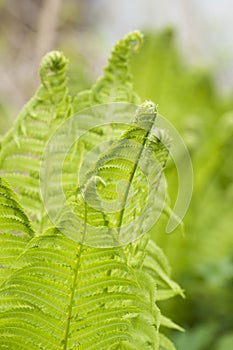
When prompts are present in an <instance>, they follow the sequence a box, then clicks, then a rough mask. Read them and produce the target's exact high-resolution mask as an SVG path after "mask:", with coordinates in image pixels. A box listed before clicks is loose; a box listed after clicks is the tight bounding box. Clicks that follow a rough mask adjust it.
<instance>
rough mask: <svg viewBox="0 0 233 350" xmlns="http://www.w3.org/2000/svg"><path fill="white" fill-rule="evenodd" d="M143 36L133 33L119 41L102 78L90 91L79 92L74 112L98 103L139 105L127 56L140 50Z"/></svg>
mask: <svg viewBox="0 0 233 350" xmlns="http://www.w3.org/2000/svg"><path fill="white" fill-rule="evenodd" d="M142 42H143V36H142V34H141V33H140V32H139V31H134V32H131V33H129V34H127V35H126V36H125V38H123V39H121V40H120V41H119V42H118V44H117V45H116V46H115V48H114V49H113V51H112V54H111V57H110V58H109V61H108V65H107V66H106V67H105V69H104V76H103V77H102V78H100V79H99V80H98V81H97V82H96V84H94V86H93V87H92V88H91V90H88V91H84V92H81V93H79V94H78V95H77V97H76V99H75V100H74V111H75V112H78V111H80V110H82V109H84V108H88V107H91V106H93V105H95V104H99V103H110V102H119V101H120V102H129V103H139V98H138V96H137V95H136V93H135V92H134V91H133V84H132V80H131V75H130V73H129V56H130V53H131V52H132V51H136V50H138V49H139V48H140V46H141V45H142Z"/></svg>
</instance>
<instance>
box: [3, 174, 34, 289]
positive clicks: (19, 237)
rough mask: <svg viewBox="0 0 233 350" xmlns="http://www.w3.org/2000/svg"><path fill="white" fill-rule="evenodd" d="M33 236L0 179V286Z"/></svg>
mask: <svg viewBox="0 0 233 350" xmlns="http://www.w3.org/2000/svg"><path fill="white" fill-rule="evenodd" d="M33 236H34V232H33V230H32V228H31V224H30V221H29V219H28V218H27V216H26V214H25V212H24V211H23V209H22V207H21V205H20V204H19V203H18V199H17V196H16V194H15V193H14V192H13V190H12V188H11V187H10V185H9V184H8V182H7V181H6V180H4V179H3V178H0V272H1V274H0V284H1V283H2V282H3V281H4V280H5V279H6V278H7V277H8V276H9V275H10V274H11V272H12V269H13V264H14V262H15V260H16V259H17V258H18V256H19V255H20V254H21V253H22V252H23V250H24V248H25V246H26V244H27V242H28V241H29V240H30V239H31V238H32V237H33Z"/></svg>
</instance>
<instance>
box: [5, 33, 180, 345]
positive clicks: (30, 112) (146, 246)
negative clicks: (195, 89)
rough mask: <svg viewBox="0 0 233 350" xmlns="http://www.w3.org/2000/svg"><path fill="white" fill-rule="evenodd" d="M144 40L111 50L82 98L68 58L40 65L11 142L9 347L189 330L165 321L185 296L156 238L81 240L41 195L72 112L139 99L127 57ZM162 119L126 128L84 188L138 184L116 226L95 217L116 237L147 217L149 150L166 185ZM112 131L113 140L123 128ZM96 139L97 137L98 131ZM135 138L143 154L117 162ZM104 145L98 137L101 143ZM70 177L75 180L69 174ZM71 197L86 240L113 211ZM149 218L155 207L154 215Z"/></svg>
mask: <svg viewBox="0 0 233 350" xmlns="http://www.w3.org/2000/svg"><path fill="white" fill-rule="evenodd" d="M141 40H142V37H141V34H140V33H138V32H134V33H130V34H129V35H128V36H126V38H125V39H123V40H121V41H120V42H119V44H118V45H117V46H116V48H115V49H114V51H113V53H112V57H111V58H110V60H109V64H108V66H107V68H106V69H105V75H104V77H103V78H102V79H100V80H99V81H98V82H97V83H96V84H95V85H94V87H93V88H92V89H91V90H90V91H88V92H85V93H81V94H79V95H78V97H77V98H76V99H75V101H72V100H71V98H70V97H69V92H68V89H67V85H66V84H67V82H66V65H67V60H66V59H65V57H64V56H63V54H62V53H59V52H52V53H50V54H48V55H47V56H45V58H44V59H43V61H42V64H41V68H40V75H41V81H42V86H41V87H40V88H39V90H38V91H37V93H36V95H35V97H34V98H33V99H32V100H31V101H30V102H29V103H28V104H27V105H26V106H25V108H24V109H23V111H22V112H21V113H20V115H19V117H18V119H17V121H16V122H15V124H14V125H13V127H12V128H11V130H10V131H9V132H8V133H7V134H6V136H5V137H4V138H3V140H2V144H1V153H0V162H1V175H2V178H1V180H0V245H1V250H0V261H1V266H0V272H1V279H0V281H1V287H0V312H1V318H0V347H1V349H9V350H10V349H11V350H14V349H32V350H33V349H35V350H37V349H50V350H52V349H54V350H58V349H63V350H65V349H80V350H81V349H103V350H104V349H135V350H136V349H140V350H141V349H157V350H163V349H165V350H166V349H167V350H169V349H174V346H173V345H172V343H171V341H170V340H169V339H168V338H167V337H166V336H165V335H163V333H161V328H163V327H166V328H172V329H178V330H181V329H180V327H178V326H177V325H176V324H174V323H173V322H172V321H171V320H170V319H168V318H166V317H165V316H163V315H161V311H160V309H159V308H158V301H159V300H164V299H168V298H171V297H173V296H175V295H177V294H181V295H182V290H181V289H180V287H179V286H178V285H177V284H176V283H175V282H174V281H173V280H172V279H171V277H170V273H171V269H170V267H169V264H168V261H167V259H166V257H165V255H164V253H163V252H162V250H161V249H160V248H159V247H158V246H157V245H156V244H155V243H154V242H152V241H151V240H150V237H149V234H146V235H143V236H141V237H140V238H139V239H137V240H136V241H135V242H133V243H130V244H128V245H125V246H113V247H112V248H94V247H90V246H87V245H85V244H82V242H81V243H78V242H76V241H73V240H72V239H69V238H67V237H66V236H65V235H63V234H62V232H61V231H60V230H59V229H58V227H54V225H53V223H50V222H49V220H48V218H47V214H46V212H45V209H44V207H43V203H42V200H41V197H40V194H39V191H40V187H39V171H40V164H41V159H42V154H43V150H44V147H45V145H46V143H47V141H48V139H49V138H50V136H51V135H52V134H53V132H54V130H55V129H56V128H57V127H58V126H59V125H61V123H62V122H63V121H64V120H66V119H67V118H68V117H69V116H70V115H71V113H72V111H73V110H75V111H76V112H77V111H78V110H81V109H82V108H83V107H89V106H92V105H93V104H96V103H103V102H105V103H106V102H115V101H126V102H134V101H135V99H136V97H135V96H136V95H135V93H134V92H133V90H132V83H131V78H130V75H129V74H128V57H129V53H130V51H131V48H132V46H133V47H134V46H135V44H136V45H137V43H138V42H141ZM155 118H156V108H155V106H154V104H153V103H148V102H146V103H144V104H142V106H141V107H140V109H139V111H138V114H136V116H135V123H134V125H132V126H129V127H128V128H126V129H123V130H122V131H121V135H120V136H118V138H117V139H116V140H115V142H114V143H113V144H112V145H110V147H109V150H108V151H107V152H106V154H105V155H102V154H100V155H99V157H98V159H97V160H96V162H95V164H93V169H90V171H89V172H88V173H87V174H86V178H85V181H84V183H83V186H84V188H85V191H84V193H92V192H91V191H92V186H91V183H92V181H93V174H95V177H96V176H98V178H99V179H101V182H102V183H104V184H105V187H104V188H103V187H100V188H99V190H100V194H101V195H102V196H103V198H106V196H109V193H112V194H111V198H115V197H114V196H115V195H116V188H115V187H116V186H115V182H116V181H117V179H118V178H120V173H122V174H123V178H124V179H129V181H130V183H131V184H133V185H134V186H136V187H137V188H138V190H139V191H138V194H137V195H136V194H135V196H134V198H133V200H132V198H131V197H130V196H129V189H128V187H127V186H126V187H125V188H123V196H122V198H123V201H124V202H123V203H126V204H127V203H129V204H131V205H130V206H129V207H128V208H127V210H121V211H120V212H118V213H116V214H115V215H113V216H109V217H108V220H106V218H105V220H104V221H103V220H99V221H98V220H97V221H95V225H96V226H97V227H99V228H101V227H102V226H103V225H105V226H106V227H107V228H111V225H115V224H116V223H117V228H118V230H117V233H118V236H116V237H115V239H116V240H117V239H119V233H120V230H121V229H122V228H123V227H124V226H123V224H124V223H125V221H126V222H128V220H129V216H130V211H134V210H136V209H137V210H139V211H140V210H141V208H142V207H143V205H144V200H145V198H144V195H142V193H141V191H140V189H141V186H142V184H144V182H143V180H141V174H140V171H139V169H138V161H139V159H140V158H141V157H142V156H143V152H144V150H145V149H147V152H149V154H151V155H153V156H154V157H156V158H157V159H158V163H159V164H160V166H158V168H157V169H156V172H157V174H158V177H157V178H156V181H157V185H158V184H159V181H160V180H159V179H160V175H161V174H162V172H163V169H164V166H165V163H166V160H167V155H168V151H167V147H168V144H167V143H166V142H165V143H164V141H166V140H167V138H166V137H165V139H161V138H159V137H155V135H153V134H152V130H155V129H156V128H155V126H154V120H155ZM108 131H109V132H110V133H113V134H114V132H115V131H114V127H113V128H112V130H111V129H110V130H108ZM91 133H92V135H94V134H95V131H93V130H92V131H91ZM128 139H131V140H132V141H137V142H138V144H139V147H137V148H136V150H134V151H133V152H132V150H131V149H130V148H129V150H131V153H132V154H133V156H134V157H133V159H132V161H131V162H128V164H126V163H127V162H126V161H124V160H122V162H119V161H118V163H117V162H116V163H114V161H113V160H112V158H111V154H112V152H114V154H115V155H116V154H117V155H118V154H120V153H118V152H121V151H122V152H124V151H125V149H124V141H125V140H128ZM97 141H98V138H97V139H94V141H93V143H94V144H95V143H96V142H97ZM60 146H61V145H60ZM127 146H128V144H127ZM89 148H90V143H88V139H87V138H85V137H84V139H83V140H82V142H78V143H77V144H76V145H75V146H74V148H73V151H72V152H73V153H75V156H74V158H72V159H73V162H74V163H75V164H74V165H72V162H71V158H69V157H68V158H69V159H66V162H67V163H66V164H65V165H70V167H71V169H70V171H71V170H73V169H76V168H77V164H80V162H81V161H82V157H83V154H84V155H85V154H86V153H85V152H88V150H89ZM126 155H127V154H126ZM108 157H109V163H108V164H107V166H106V167H105V165H106V162H105V165H104V164H103V159H105V161H106V158H108ZM144 159H145V161H146V160H147V159H146V157H144ZM76 161H77V162H76ZM113 163H114V164H113ZM126 165H127V166H126ZM122 167H123V168H124V169H123V168H122ZM123 170H124V171H123ZM96 172H97V175H96ZM64 176H67V177H68V175H67V174H66V173H65V175H64ZM6 179H7V180H6ZM110 179H112V180H110ZM46 181H48V185H50V186H51V187H53V185H55V187H56V184H51V183H50V184H49V179H46ZM72 181H73V178H72V177H71V178H69V179H68V187H69V188H75V187H76V186H77V184H76V182H75V181H74V182H73V183H72ZM114 181H115V182H114ZM141 181H142V182H141ZM8 182H9V183H11V185H9V184H8ZM12 188H13V189H14V191H15V192H16V193H17V194H16V193H15V192H14V191H13V189H12ZM65 189H66V187H65ZM107 189H108V191H107ZM110 189H111V191H110ZM152 195H153V198H155V197H156V195H158V186H155V191H154V192H153V193H152ZM68 197H69V198H70V202H71V203H72V205H73V206H74V208H76V209H77V208H78V210H77V211H76V215H77V216H78V215H81V216H82V213H84V216H83V217H82V218H83V222H84V225H82V226H80V227H79V228H78V230H80V233H81V235H83V238H85V233H86V232H85V231H86V226H87V223H88V220H90V222H91V223H92V221H93V220H96V217H97V219H98V218H100V219H101V218H103V215H104V214H105V213H104V212H103V211H102V209H101V208H100V207H98V208H97V209H92V208H91V207H88V206H87V205H86V203H84V202H82V201H81V200H80V199H79V198H77V196H76V195H75V196H74V197H72V195H71V197H70V196H68ZM91 198H92V196H91ZM108 198H109V197H108ZM130 201H132V202H130ZM19 203H20V204H19ZM148 210H149V209H148ZM148 214H149V211H148V212H146V216H147V215H148ZM32 227H33V228H32ZM138 229H140V227H139V228H138ZM131 230H132V231H133V230H134V227H133V226H132V227H131ZM135 230H136V228H135ZM131 233H133V232H131ZM139 236H140V235H139ZM93 239H98V236H97V237H94V238H93ZM83 241H84V240H83Z"/></svg>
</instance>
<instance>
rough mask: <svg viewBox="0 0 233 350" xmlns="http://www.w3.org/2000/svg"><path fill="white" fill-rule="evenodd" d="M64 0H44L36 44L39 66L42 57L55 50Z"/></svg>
mask: <svg viewBox="0 0 233 350" xmlns="http://www.w3.org/2000/svg"><path fill="white" fill-rule="evenodd" d="M61 3H62V0H43V1H42V7H41V10H40V13H39V18H38V36H37V43H36V57H37V64H38V63H39V62H40V60H41V57H42V56H43V55H44V54H45V53H46V52H48V51H50V50H52V49H53V48H54V42H55V37H56V30H57V23H58V16H59V9H60V6H61Z"/></svg>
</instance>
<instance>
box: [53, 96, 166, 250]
mask: <svg viewBox="0 0 233 350" xmlns="http://www.w3.org/2000/svg"><path fill="white" fill-rule="evenodd" d="M155 120H156V107H155V105H154V104H153V103H150V102H146V103H144V104H143V105H141V106H140V107H139V109H138V111H137V113H136V116H135V121H134V123H133V124H132V125H131V126H129V127H128V129H127V130H126V131H125V132H124V133H123V134H122V135H121V136H120V138H119V139H117V140H116V141H115V142H113V143H112V145H111V146H110V147H109V149H108V150H107V151H106V152H105V153H103V154H102V155H101V156H99V159H97V160H96V164H95V165H93V166H92V168H91V170H89V171H88V172H87V174H86V175H85V177H84V178H83V183H81V184H80V189H79V192H78V195H77V196H75V195H74V196H73V197H72V198H70V200H73V206H74V212H75V215H76V216H75V217H77V218H79V219H80V223H82V222H85V223H86V225H88V227H87V229H86V231H85V239H84V242H85V243H87V244H90V245H93V244H96V243H97V240H96V239H97V237H96V234H95V232H96V230H95V227H98V228H100V227H103V229H102V233H101V231H100V230H99V229H98V233H99V240H98V244H99V242H100V240H101V234H102V235H103V236H102V240H103V243H102V244H103V245H106V240H107V236H109V238H110V237H111V236H112V242H111V240H110V245H111V244H113V245H115V244H125V243H127V242H129V241H131V240H132V234H133V237H134V238H133V239H136V238H137V237H139V236H140V235H142V234H143V233H144V232H145V231H146V229H148V226H147V225H149V224H148V222H150V221H149V220H152V219H151V216H150V213H151V212H153V211H154V209H156V210H158V209H159V208H160V207H161V205H160V203H159V201H155V198H156V197H158V193H159V187H160V182H161V176H162V172H163V168H164V166H165V163H166V160H167V157H168V146H169V144H168V142H167V140H166V139H165V138H164V139H159V138H158V137H157V136H156V134H155V130H156V128H155ZM148 181H149V182H150V183H149V185H150V186H149V188H148V184H147V182H148ZM60 227H61V228H63V229H64V228H65V227H74V228H75V227H76V226H75V225H74V224H73V223H72V218H71V216H69V218H67V220H65V219H64V218H62V219H61V220H60ZM104 227H105V229H104ZM66 231H67V230H66ZM74 234H75V232H74ZM130 235H131V236H130ZM94 242H95V243H94Z"/></svg>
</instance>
